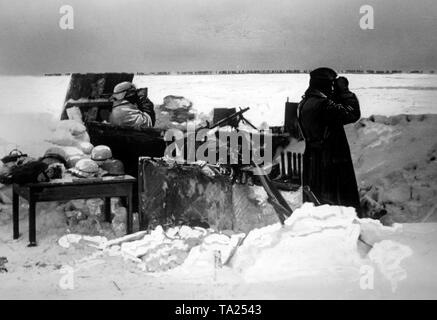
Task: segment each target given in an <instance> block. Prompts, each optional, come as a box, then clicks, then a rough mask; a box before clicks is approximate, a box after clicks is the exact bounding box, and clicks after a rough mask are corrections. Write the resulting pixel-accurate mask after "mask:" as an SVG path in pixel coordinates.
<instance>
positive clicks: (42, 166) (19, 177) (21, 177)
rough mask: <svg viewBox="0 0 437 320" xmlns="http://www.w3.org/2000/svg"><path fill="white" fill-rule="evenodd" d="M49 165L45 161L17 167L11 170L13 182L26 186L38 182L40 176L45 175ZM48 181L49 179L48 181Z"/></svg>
mask: <svg viewBox="0 0 437 320" xmlns="http://www.w3.org/2000/svg"><path fill="white" fill-rule="evenodd" d="M47 168H48V165H47V164H46V163H44V162H43V161H39V160H35V161H31V162H28V163H25V164H23V165H20V166H16V167H14V168H13V169H12V170H11V173H10V175H11V182H12V183H18V184H26V183H32V182H38V176H39V175H40V174H42V173H44V172H45V171H46V170H47ZM47 180H48V179H47Z"/></svg>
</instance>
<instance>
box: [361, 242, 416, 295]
mask: <svg viewBox="0 0 437 320" xmlns="http://www.w3.org/2000/svg"><path fill="white" fill-rule="evenodd" d="M412 254H413V251H412V250H411V248H410V247H408V246H405V245H403V244H400V243H398V242H395V241H392V240H383V241H381V242H379V243H376V244H375V245H374V246H373V249H372V250H371V251H370V252H369V258H370V260H371V261H372V262H373V263H375V264H376V266H377V267H378V269H379V271H380V272H381V273H382V274H383V276H384V277H385V278H386V279H387V280H389V281H390V284H391V288H392V291H393V292H395V291H396V289H397V287H398V283H399V281H401V280H404V279H406V278H407V271H406V270H405V269H403V268H402V267H401V265H400V264H401V261H402V260H404V259H405V258H407V257H409V256H411V255H412Z"/></svg>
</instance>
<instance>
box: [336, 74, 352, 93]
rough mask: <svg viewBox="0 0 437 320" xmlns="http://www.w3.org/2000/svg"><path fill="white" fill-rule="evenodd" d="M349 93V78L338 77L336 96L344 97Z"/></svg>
mask: <svg viewBox="0 0 437 320" xmlns="http://www.w3.org/2000/svg"><path fill="white" fill-rule="evenodd" d="M349 92H350V91H349V81H348V80H347V78H345V77H338V78H337V79H335V80H334V93H335V94H336V95H342V94H345V93H349Z"/></svg>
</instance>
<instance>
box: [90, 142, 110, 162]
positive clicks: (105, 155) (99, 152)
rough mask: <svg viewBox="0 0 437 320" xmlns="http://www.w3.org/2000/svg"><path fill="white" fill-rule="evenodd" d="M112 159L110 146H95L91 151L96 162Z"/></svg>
mask: <svg viewBox="0 0 437 320" xmlns="http://www.w3.org/2000/svg"><path fill="white" fill-rule="evenodd" d="M111 158H112V151H111V149H110V148H109V147H108V146H105V145H100V146H95V147H94V148H93V150H91V159H92V160H94V161H105V160H108V159H111Z"/></svg>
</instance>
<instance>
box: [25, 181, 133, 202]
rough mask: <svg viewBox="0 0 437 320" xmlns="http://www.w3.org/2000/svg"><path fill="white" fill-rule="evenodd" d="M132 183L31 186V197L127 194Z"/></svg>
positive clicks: (61, 197) (96, 196) (54, 198)
mask: <svg viewBox="0 0 437 320" xmlns="http://www.w3.org/2000/svg"><path fill="white" fill-rule="evenodd" d="M131 188H132V183H124V184H121V183H120V184H103V185H80V186H77V185H76V186H58V187H56V188H46V187H33V188H32V189H31V192H32V197H33V198H34V199H35V201H37V202H41V201H60V200H73V199H89V198H104V197H123V196H128V195H129V192H130V190H131Z"/></svg>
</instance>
